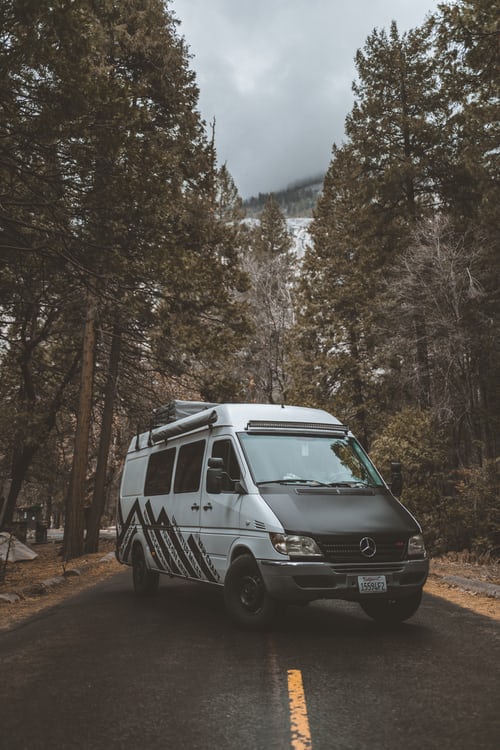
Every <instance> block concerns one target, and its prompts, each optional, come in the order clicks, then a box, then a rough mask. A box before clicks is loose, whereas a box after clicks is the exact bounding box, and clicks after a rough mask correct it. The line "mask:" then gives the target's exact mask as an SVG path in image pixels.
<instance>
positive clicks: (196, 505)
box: [191, 503, 200, 510]
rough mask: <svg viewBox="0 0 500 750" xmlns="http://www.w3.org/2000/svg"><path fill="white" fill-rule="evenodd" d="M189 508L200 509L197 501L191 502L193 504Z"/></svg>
mask: <svg viewBox="0 0 500 750" xmlns="http://www.w3.org/2000/svg"><path fill="white" fill-rule="evenodd" d="M191 510H200V506H199V505H198V503H193V505H192V506H191Z"/></svg>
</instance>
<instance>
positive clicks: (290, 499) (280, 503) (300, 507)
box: [259, 485, 420, 535]
mask: <svg viewBox="0 0 500 750" xmlns="http://www.w3.org/2000/svg"><path fill="white" fill-rule="evenodd" d="M259 489H260V494H261V496H262V497H263V498H264V500H265V501H266V503H267V504H268V505H269V507H270V508H271V510H272V511H273V512H274V513H275V514H276V516H277V517H278V519H279V520H280V522H281V524H282V525H283V528H284V529H285V531H286V532H287V533H292V534H304V535H311V534H312V535H320V534H327V535H328V534H350V533H362V534H375V533H377V532H378V533H391V532H393V533H397V534H403V533H404V534H408V535H411V534H415V533H418V532H419V531H420V528H419V526H418V524H417V523H416V521H415V519H414V518H413V517H412V516H411V515H410V513H409V512H408V511H407V510H406V508H405V507H404V506H403V505H401V503H399V502H398V501H397V500H395V498H394V497H393V496H392V495H391V494H390V492H389V491H388V490H386V489H385V488H384V487H380V488H378V487H377V488H371V487H367V488H359V487H352V488H344V487H342V488H331V489H330V488H327V487H319V488H317V489H316V488H315V489H312V488H310V487H290V486H288V487H287V486H281V485H278V486H272V487H271V486H268V487H266V486H265V485H261V487H260V488H259Z"/></svg>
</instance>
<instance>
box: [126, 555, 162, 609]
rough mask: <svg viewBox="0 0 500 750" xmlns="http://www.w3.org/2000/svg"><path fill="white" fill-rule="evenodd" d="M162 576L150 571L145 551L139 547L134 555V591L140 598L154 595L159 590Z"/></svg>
mask: <svg viewBox="0 0 500 750" xmlns="http://www.w3.org/2000/svg"><path fill="white" fill-rule="evenodd" d="M159 579H160V574H159V573H158V571H156V570H149V568H148V566H147V564H146V559H145V557H144V551H143V549H142V547H141V546H140V545H137V546H136V547H135V549H134V551H133V554H132V580H133V582H134V591H135V593H136V594H137V595H138V596H148V595H150V594H154V592H155V591H156V590H157V588H158V582H159Z"/></svg>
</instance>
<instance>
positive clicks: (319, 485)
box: [257, 477, 332, 487]
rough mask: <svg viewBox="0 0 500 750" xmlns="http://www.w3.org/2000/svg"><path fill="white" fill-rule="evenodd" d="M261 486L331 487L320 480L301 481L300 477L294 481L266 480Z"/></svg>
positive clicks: (258, 483)
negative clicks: (306, 485)
mask: <svg viewBox="0 0 500 750" xmlns="http://www.w3.org/2000/svg"><path fill="white" fill-rule="evenodd" d="M261 484H311V485H313V486H314V487H331V486H332V485H331V484H328V483H327V482H320V481H319V479H301V478H300V477H297V478H293V479H264V480H263V481H262V482H257V487H259V486H260V485H261Z"/></svg>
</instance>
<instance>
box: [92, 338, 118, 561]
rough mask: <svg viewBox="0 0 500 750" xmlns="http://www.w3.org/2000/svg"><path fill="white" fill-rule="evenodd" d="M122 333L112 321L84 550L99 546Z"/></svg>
mask: <svg viewBox="0 0 500 750" xmlns="http://www.w3.org/2000/svg"><path fill="white" fill-rule="evenodd" d="M121 345H122V332H121V329H120V326H119V325H118V324H117V323H116V324H115V326H114V328H113V334H112V341H111V351H110V354H109V368H108V376H107V379H106V387H105V391H104V409H103V414H102V425H101V435H100V438H99V452H98V455H97V469H96V475H95V482H94V495H93V498H92V507H91V509H90V519H89V525H88V527H87V537H86V540H85V552H97V550H98V547H99V531H100V528H101V518H102V514H103V511H104V504H105V492H106V473H107V468H108V455H109V444H110V441H111V429H112V424H113V410H114V405H115V397H116V383H117V378H118V370H119V366H120V355H121Z"/></svg>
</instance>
